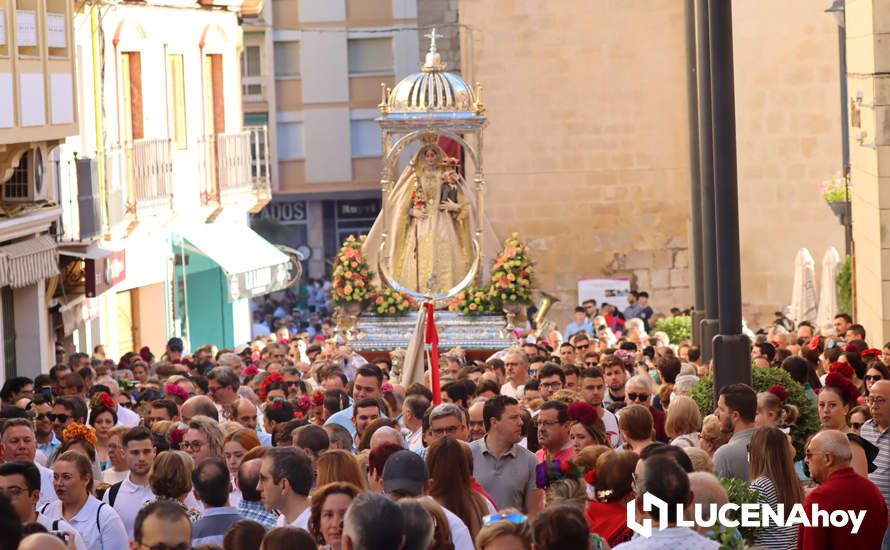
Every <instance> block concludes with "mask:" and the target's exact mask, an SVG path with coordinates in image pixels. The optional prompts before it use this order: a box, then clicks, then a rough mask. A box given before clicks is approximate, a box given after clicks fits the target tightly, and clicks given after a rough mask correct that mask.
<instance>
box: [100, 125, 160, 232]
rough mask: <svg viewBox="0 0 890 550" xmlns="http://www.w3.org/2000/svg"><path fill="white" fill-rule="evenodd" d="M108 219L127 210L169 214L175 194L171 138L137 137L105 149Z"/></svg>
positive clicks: (112, 221)
mask: <svg viewBox="0 0 890 550" xmlns="http://www.w3.org/2000/svg"><path fill="white" fill-rule="evenodd" d="M105 183H106V188H107V193H108V218H109V219H108V222H109V225H111V226H114V225H115V224H117V223H119V222H120V221H122V220H123V218H124V215H125V214H133V215H134V217H136V218H140V217H146V216H152V215H159V214H168V213H170V212H171V210H172V198H173V144H172V141H171V140H170V139H168V138H159V139H137V140H135V141H134V142H133V143H127V144H123V145H122V144H114V145H112V146H110V147H109V148H108V149H107V150H106V153H105Z"/></svg>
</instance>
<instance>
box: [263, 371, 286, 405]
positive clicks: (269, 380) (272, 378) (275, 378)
mask: <svg viewBox="0 0 890 550" xmlns="http://www.w3.org/2000/svg"><path fill="white" fill-rule="evenodd" d="M275 382H284V377H283V376H281V373H280V372H273V373H272V374H270V375H269V376H267V377H265V378H263V383H262V384H261V385H260V401H265V400H266V394H268V393H269V385H270V384H274V383H275Z"/></svg>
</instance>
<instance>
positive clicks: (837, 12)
mask: <svg viewBox="0 0 890 550" xmlns="http://www.w3.org/2000/svg"><path fill="white" fill-rule="evenodd" d="M825 13H830V14H831V15H833V16H834V18H835V19H836V20H837V26H838V27H841V28H844V0H834V2H832V3H831V7H830V8H828V9H827V10H825Z"/></svg>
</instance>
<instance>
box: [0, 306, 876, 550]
mask: <svg viewBox="0 0 890 550" xmlns="http://www.w3.org/2000/svg"><path fill="white" fill-rule="evenodd" d="M634 298H635V299H637V298H643V299H645V298H644V297H643V296H634ZM635 303H636V304H637V305H638V306H645V307H637V308H636V309H635V310H634V311H635V312H636V314H635V315H629V314H628V315H624V314H622V316H621V320H622V321H623V324H626V326H621V327H619V326H617V325H616V326H614V327H613V326H606V327H601V324H602V322H603V321H605V322H606V323H607V324H609V323H611V322H612V321H614V320H615V319H617V318H618V316H617V315H616V316H613V317H611V319H612V320H609V319H607V318H606V317H605V315H604V312H603V310H601V309H600V308H597V307H596V304H595V303H592V304H591V303H586V304H584V306H582V309H581V311H579V312H578V313H577V315H578V318H577V319H576V321H575V323H573V324H572V326H570V327H569V328H571V329H573V330H571V331H566V333H567V334H570V336H569V337H567V338H565V339H564V341H552V345H551V342H550V341H537V340H535V339H533V338H531V337H526V338H522V339H518V340H517V341H516V344H515V346H514V347H511V348H510V349H506V350H502V351H500V352H497V353H495V354H493V355H492V356H490V357H488V358H486V359H485V360H482V359H478V360H473V359H471V358H467V357H466V356H464V355H462V354H461V353H460V352H459V351H454V350H452V351H450V352H448V353H445V354H443V356H442V359H441V363H440V364H441V373H440V378H441V388H440V391H437V392H436V393H434V392H433V388H431V387H430V384H413V385H409V386H407V387H405V386H403V385H402V384H400V381H399V379H398V376H397V371H398V364H397V361H396V364H394V363H393V360H392V358H390V357H376V358H375V360H373V361H370V362H369V361H367V360H366V359H365V358H364V357H362V356H360V355H358V354H357V353H355V352H353V351H352V350H350V349H349V348H348V346H347V345H344V344H343V343H342V342H339V341H338V340H339V339H337V338H332V337H331V336H332V335H333V333H332V332H331V331H332V330H333V327H331V326H330V325H329V324H328V325H327V326H326V327H322V326H321V325H322V323H323V322H324V321H323V320H322V321H321V322H319V323H317V325H318V327H317V330H315V331H314V332H313V333H312V334H310V332H309V331H307V330H305V327H297V328H296V329H293V327H289V326H287V323H286V322H285V323H279V324H278V325H276V326H275V327H274V328H275V329H276V330H275V331H270V332H269V334H268V335H265V336H260V337H258V338H256V339H255V340H254V341H253V342H251V343H249V344H245V345H241V346H238V347H236V348H235V349H232V350H226V349H216V348H215V347H213V346H209V345H208V346H203V347H201V348H198V349H197V350H195V351H194V352H193V353H191V354H185V353H184V349H183V348H184V346H183V342H182V340H180V339H179V338H171V339H170V341H169V342H168V343H167V346H166V349H165V350H164V352H163V353H162V354H161V355H160V356H159V357H156V356H155V355H154V354H153V353H152V352H151V351H150V350H148V349H147V348H143V349H142V350H140V352H138V353H136V352H132V353H128V354H126V355H125V356H124V357H122V358H121V360H120V361H118V362H113V361H110V360H108V359H106V358H105V357H104V353H103V351H102V349H101V348H100V347H97V349H96V350H94V351H95V353H94V355H93V356H90V355H88V354H85V353H74V354H72V355H71V356H69V357H63V356H59V357H57V360H58V364H56V365H54V366H53V367H52V368H51V369H49V372H48V373H47V374H42V375H40V376H38V377H37V378H36V379H33V380H32V379H28V378H22V377H18V378H11V379H8V380H6V382H5V384H4V385H3V388H2V391H0V399H2V409H0V417H2V419H0V422H2V426H0V443H2V464H0V547H2V548H20V549H47V550H54V549H59V550H61V549H63V548H69V549H78V550H82V549H96V550H117V549H120V548H125V547H128V546H129V547H130V548H133V549H153V550H160V549H165V550H170V549H177V550H185V549H188V548H206V549H209V548H222V549H224V550H257V549H263V550H275V549H285V548H286V549H288V550H301V549H304V548H306V549H311V548H328V549H334V550H340V549H347V550H353V549H367V550H378V549H379V550H392V549H404V550H426V549H431V550H448V549H456V550H471V549H474V548H475V549H477V550H503V549H507V548H509V549H511V550H517V549H524V550H531V549H532V548H534V549H536V550H562V549H581V550H587V549H605V548H612V547H619V548H628V549H634V548H669V547H670V548H673V547H686V548H689V549H699V548H718V547H721V546H723V547H729V548H743V547H746V546H750V547H756V548H769V549H777V550H785V549H789V548H802V549H807V550H809V549H836V548H844V547H845V545H847V547H850V548H881V547H883V548H888V538H887V532H888V531H887V527H888V515H887V502H888V499H890V430H888V428H890V370H888V365H890V344H888V345H886V346H884V347H883V348H882V349H880V350H878V349H874V348H871V347H869V345H868V344H867V343H866V342H867V339H866V331H865V329H864V328H863V327H862V326H860V325H857V324H854V323H853V320H852V319H851V318H850V317H849V316H848V315H846V314H840V315H838V316H837V318H836V319H835V324H834V327H833V330H831V331H827V330H825V331H817V330H816V329H815V328H814V327H813V326H812V325H811V324H809V323H801V324H800V325H799V326H797V327H791V328H790V330H789V327H787V326H785V325H784V324H781V323H778V324H775V325H774V326H771V327H767V329H765V330H764V331H763V332H762V333H761V334H758V335H757V336H756V337H755V339H754V341H753V342H752V358H753V359H752V366H753V368H755V369H781V370H784V371H786V372H787V373H788V375H790V378H789V379H790V380H791V381H790V382H789V383H788V385H789V386H794V388H791V387H782V386H774V387H771V388H768V389H762V391H757V390H755V388H753V387H751V386H748V385H745V384H734V385H729V386H726V387H723V388H722V389H720V391H719V398H718V401H717V404H716V407H715V410H714V412H713V414H705V415H703V413H702V408H701V407H700V405H699V404H697V402H696V401H695V400H694V399H693V398H692V397H691V396H692V395H693V393H694V391H695V388H696V387H697V386H698V385H699V384H700V383H701V382H702V381H703V380H704V379H705V378H706V377H708V376H709V374H710V371H711V366H710V365H709V364H708V363H706V362H703V361H702V360H701V351H700V349H699V348H698V347H697V346H695V345H692V344H691V343H688V342H683V343H679V345H674V344H670V343H669V342H666V341H665V340H664V339H663V338H660V337H656V336H654V335H653V336H650V335H649V333H648V331H649V330H650V327H649V321H650V320H651V318H652V314H651V309H650V310H649V311H648V312H647V311H645V309H646V308H648V306H647V305H646V304H645V303H642V304H640V303H639V302H635ZM631 305H633V304H631ZM279 309H281V311H280V312H278V311H277V310H279ZM257 311H258V312H262V314H261V315H260V316H258V317H257V318H258V319H261V318H265V316H266V315H267V314H268V315H270V316H271V318H272V319H273V320H274V319H284V318H286V317H288V316H289V315H292V313H293V312H292V310H291V311H288V309H287V308H286V307H279V306H278V305H275V304H274V303H264V304H261V305H260V307H258V308H257ZM640 312H642V315H643V316H644V317H645V319H644V318H642V317H641V316H640ZM279 313H281V315H278V314H279ZM605 313H606V314H609V313H611V311H605ZM624 313H627V312H626V311H625V312H624ZM318 314H319V315H322V312H318ZM582 316H583V317H584V318H583V319H582V318H581V317H582ZM318 319H322V317H319V318H318ZM601 328H606V329H607V332H600V329H601ZM574 329H577V330H574ZM792 389H794V390H795V392H796V391H797V390H799V391H800V392H802V394H803V395H806V403H800V402H798V403H797V404H794V403H791V401H790V400H789V398H788V394H789V391H790V390H792ZM801 407H812V409H813V410H814V411H817V415H818V420H819V423H820V426H819V429H818V430H815V431H814V433H807V434H804V435H805V436H806V443H805V446H804V448H801V449H798V448H795V446H794V444H793V441H792V438H791V437H790V436H789V431H790V430H791V429H792V428H794V427H795V426H796V425H797V424H796V423H797V422H798V420H799V419H800V418H801V416H802V414H801V413H802V411H801V410H800V409H801ZM739 484H741V485H742V486H743V487H744V488H745V489H746V490H747V491H748V492H750V493H752V494H754V495H756V499H757V500H758V502H761V503H764V504H765V505H767V506H769V507H771V508H773V509H779V508H780V507H784V508H785V509H788V508H790V507H792V506H793V505H795V504H804V505H805V507H806V509H809V508H810V506H811V505H812V504H818V505H819V506H820V507H821V508H822V509H826V510H846V509H856V510H865V511H866V513H865V516H864V519H863V522H862V525H861V527H860V528H859V530H858V532H857V533H855V534H853V533H851V530H850V528H849V527H829V526H825V525H802V526H790V527H789V526H778V525H767V526H764V527H761V528H757V529H754V530H751V531H746V532H745V533H744V534H743V533H742V531H741V530H739V529H733V528H727V527H725V526H720V525H712V526H710V527H705V526H696V527H694V528H693V527H687V526H685V525H680V523H681V521H680V520H681V519H683V518H682V517H680V516H682V515H685V514H686V513H687V512H688V511H691V510H692V507H693V506H694V505H696V504H701V505H710V504H715V505H720V504H725V503H727V502H729V501H730V499H731V498H735V497H734V496H733V495H732V494H731V492H728V490H727V488H728V487H733V486H734V487H738V485H739ZM646 493H651V494H652V495H654V496H656V497H658V498H660V499H662V500H663V501H664V502H667V503H669V504H671V505H672V506H674V505H675V504H680V509H681V512H677V511H676V507H674V508H669V509H666V510H664V511H662V510H660V509H652V510H647V509H645V507H644V506H643V495H644V494H646ZM629 503H633V504H631V508H635V510H636V511H635V515H636V521H641V520H643V519H646V518H648V519H651V520H653V521H656V522H659V521H660V522H662V523H663V524H667V525H668V528H667V529H664V530H658V531H655V532H653V534H652V536H651V537H643V536H640V535H639V534H637V533H635V532H634V530H633V529H632V527H633V525H632V523H631V522H629V521H628V504H629ZM683 510H686V512H684V511H683ZM662 514H663V515H662ZM678 514H679V515H678Z"/></svg>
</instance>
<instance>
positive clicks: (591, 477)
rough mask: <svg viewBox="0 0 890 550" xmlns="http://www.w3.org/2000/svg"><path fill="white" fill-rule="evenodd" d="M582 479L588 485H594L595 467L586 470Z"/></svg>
mask: <svg viewBox="0 0 890 550" xmlns="http://www.w3.org/2000/svg"><path fill="white" fill-rule="evenodd" d="M584 481H585V482H586V483H587V484H588V485H596V468H591V469H589V470H587V473H586V474H584Z"/></svg>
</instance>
